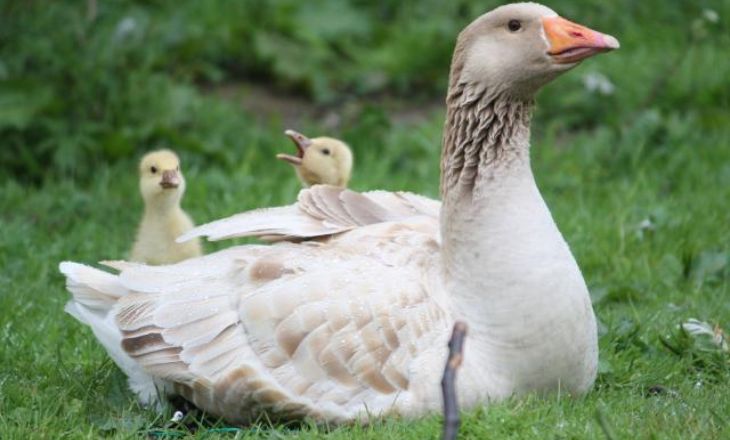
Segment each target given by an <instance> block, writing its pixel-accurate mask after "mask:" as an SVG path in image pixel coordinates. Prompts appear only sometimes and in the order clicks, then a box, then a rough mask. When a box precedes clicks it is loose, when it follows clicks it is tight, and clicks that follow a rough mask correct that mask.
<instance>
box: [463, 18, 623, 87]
mask: <svg viewBox="0 0 730 440" xmlns="http://www.w3.org/2000/svg"><path fill="white" fill-rule="evenodd" d="M618 47H619V43H618V40H616V38H614V37H612V36H610V35H606V34H603V33H601V32H597V31H594V30H592V29H589V28H587V27H585V26H581V25H579V24H576V23H573V22H571V21H569V20H567V19H565V18H562V17H560V16H558V14H556V13H555V12H554V11H553V10H552V9H550V8H548V7H546V6H543V5H539V4H537V3H514V4H509V5H504V6H501V7H499V8H496V9H494V10H492V11H490V12H488V13H486V14H484V15H482V16H481V17H479V18H478V19H476V20H475V21H474V22H472V23H471V24H470V25H469V26H467V27H466V28H465V29H464V30H463V31H462V32H461V33H460V34H459V38H458V40H457V44H456V50H455V52H454V59H453V61H452V71H451V73H452V75H451V83H452V85H455V84H458V83H465V84H472V85H476V86H478V87H480V88H481V89H482V90H484V89H489V90H490V91H492V92H496V93H503V94H507V95H511V96H512V97H514V98H517V99H531V98H532V97H533V95H534V94H535V93H536V92H537V90H539V89H540V87H542V86H543V85H545V84H547V83H548V82H550V81H551V80H553V79H554V78H556V77H557V76H558V75H560V74H561V73H564V72H566V71H568V70H570V69H572V68H573V67H575V66H577V65H578V64H580V62H581V61H583V60H585V59H586V58H589V57H591V56H593V55H596V54H598V53H602V52H607V51H610V50H613V49H617V48H618ZM494 89H496V90H494Z"/></svg>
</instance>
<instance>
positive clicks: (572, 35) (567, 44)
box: [542, 16, 619, 64]
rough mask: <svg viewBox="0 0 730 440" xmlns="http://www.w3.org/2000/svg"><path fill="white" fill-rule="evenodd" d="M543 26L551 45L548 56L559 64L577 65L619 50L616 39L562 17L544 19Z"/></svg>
mask: <svg viewBox="0 0 730 440" xmlns="http://www.w3.org/2000/svg"><path fill="white" fill-rule="evenodd" d="M542 25H543V28H544V29H545V36H547V39H548V42H549V43H550V49H549V50H548V55H550V56H551V57H552V58H553V60H555V62H556V63H558V64H569V63H577V62H579V61H582V60H584V59H586V58H588V57H591V56H593V55H595V54H598V53H602V52H608V51H609V50H613V49H618V48H619V43H618V40H617V39H615V38H614V37H612V36H610V35H606V34H602V33H600V32H596V31H594V30H592V29H588V28H587V27H585V26H581V25H579V24H575V23H573V22H571V21H568V20H566V19H564V18H562V17H557V16H556V17H546V18H543V19H542Z"/></svg>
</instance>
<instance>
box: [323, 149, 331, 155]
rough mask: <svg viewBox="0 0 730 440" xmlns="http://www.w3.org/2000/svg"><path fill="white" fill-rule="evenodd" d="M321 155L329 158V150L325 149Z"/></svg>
mask: <svg viewBox="0 0 730 440" xmlns="http://www.w3.org/2000/svg"><path fill="white" fill-rule="evenodd" d="M322 154H324V155H325V156H329V155H330V150H329V148H325V149H324V150H322Z"/></svg>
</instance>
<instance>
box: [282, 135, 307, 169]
mask: <svg viewBox="0 0 730 440" xmlns="http://www.w3.org/2000/svg"><path fill="white" fill-rule="evenodd" d="M284 134H285V135H287V136H289V139H291V140H292V142H294V145H295V146H296V147H297V155H296V156H292V155H291V154H283V153H279V154H277V155H276V158H277V159H279V160H283V161H286V162H289V163H291V164H292V165H301V164H302V158H304V150H306V149H307V148H309V146H310V145H312V140H311V139H309V138H308V137H306V136H304V135H303V134H301V133H299V132H296V131H294V130H287V131H285V132H284Z"/></svg>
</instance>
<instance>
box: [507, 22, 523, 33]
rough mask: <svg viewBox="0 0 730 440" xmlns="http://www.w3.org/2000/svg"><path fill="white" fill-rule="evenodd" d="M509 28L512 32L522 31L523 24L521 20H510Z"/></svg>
mask: <svg viewBox="0 0 730 440" xmlns="http://www.w3.org/2000/svg"><path fill="white" fill-rule="evenodd" d="M507 28H508V29H509V30H510V32H517V31H519V30H520V29H522V23H520V21H519V20H510V21H509V23H507Z"/></svg>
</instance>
